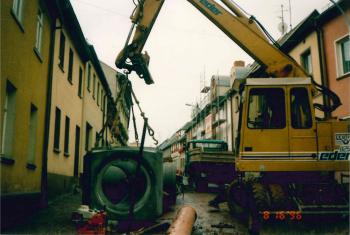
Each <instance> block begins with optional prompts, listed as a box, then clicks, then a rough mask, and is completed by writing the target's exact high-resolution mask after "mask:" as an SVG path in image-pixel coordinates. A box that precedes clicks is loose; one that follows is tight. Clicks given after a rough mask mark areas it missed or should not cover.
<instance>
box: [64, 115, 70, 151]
mask: <svg viewBox="0 0 350 235" xmlns="http://www.w3.org/2000/svg"><path fill="white" fill-rule="evenodd" d="M69 126H70V119H69V117H68V116H66V122H65V126H64V155H65V156H69Z"/></svg>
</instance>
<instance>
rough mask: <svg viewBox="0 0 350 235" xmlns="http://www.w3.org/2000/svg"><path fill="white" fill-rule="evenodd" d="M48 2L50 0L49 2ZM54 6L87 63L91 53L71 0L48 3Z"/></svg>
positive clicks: (81, 56) (57, 0)
mask: <svg viewBox="0 0 350 235" xmlns="http://www.w3.org/2000/svg"><path fill="white" fill-rule="evenodd" d="M47 1H48V0H47ZM48 2H49V4H53V8H54V10H55V11H56V14H57V15H56V16H57V17H58V18H59V19H60V21H61V22H62V24H63V25H64V28H65V29H66V31H67V33H68V34H69V36H70V37H71V39H72V42H73V45H74V47H75V48H76V50H77V52H78V54H79V56H80V58H81V59H82V61H83V62H86V61H88V60H89V58H90V52H89V47H88V44H87V43H86V39H85V37H84V34H83V31H82V30H81V27H80V24H79V21H78V19H77V17H76V15H75V13H74V10H73V7H72V5H71V3H70V1H69V0H55V1H48Z"/></svg>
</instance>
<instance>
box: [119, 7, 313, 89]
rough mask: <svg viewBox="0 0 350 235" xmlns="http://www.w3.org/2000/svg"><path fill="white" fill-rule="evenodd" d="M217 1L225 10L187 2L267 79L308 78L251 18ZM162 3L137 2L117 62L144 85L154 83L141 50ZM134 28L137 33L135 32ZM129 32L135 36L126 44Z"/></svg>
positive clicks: (146, 59)
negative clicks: (253, 61) (236, 46)
mask: <svg viewBox="0 0 350 235" xmlns="http://www.w3.org/2000/svg"><path fill="white" fill-rule="evenodd" d="M220 1H221V2H222V3H223V4H224V5H225V6H226V7H227V9H226V8H224V7H223V6H222V5H220V4H219V3H218V0H188V2H190V3H191V4H192V5H193V6H195V7H196V8H197V9H198V10H199V11H200V12H201V13H202V14H203V15H205V16H206V17H207V18H208V19H209V20H210V21H211V22H213V23H214V24H215V25H216V26H217V27H218V28H219V29H220V30H221V31H223V32H224V33H225V34H226V35H227V36H228V37H229V38H230V39H232V40H233V41H234V42H235V43H236V44H238V45H239V46H240V47H241V48H242V49H243V50H244V51H245V52H247V53H248V54H249V55H250V56H251V57H252V58H253V59H255V60H256V61H257V62H258V63H259V64H260V65H261V66H264V67H265V71H266V73H267V74H268V76H271V77H307V76H308V74H307V73H306V72H305V71H304V69H303V68H302V67H301V66H300V65H298V64H297V62H296V61H295V60H294V59H293V58H291V57H289V56H288V55H286V54H284V53H283V52H282V51H280V50H279V49H278V48H277V47H276V46H275V45H273V44H272V43H271V42H270V41H269V40H268V39H267V37H266V35H265V34H264V33H263V32H262V30H261V29H260V28H259V26H258V25H257V24H256V22H255V21H254V18H253V17H250V18H248V17H247V15H246V14H245V13H244V12H242V11H241V10H240V9H239V8H238V7H237V6H236V5H234V4H233V3H232V2H231V1H230V0H220ZM163 3H164V0H141V1H139V4H138V5H137V7H136V9H135V10H134V13H133V14H132V16H131V20H132V22H133V27H132V28H131V30H130V34H129V37H128V40H127V42H126V45H125V47H124V49H123V50H122V51H121V52H120V53H119V55H118V57H117V59H116V65H117V67H118V68H120V69H127V70H128V71H129V72H131V71H135V72H136V73H137V74H138V75H139V76H140V77H141V78H144V79H145V82H146V83H147V84H151V83H153V80H152V78H151V75H150V73H149V71H148V60H149V57H148V55H147V54H142V49H143V47H144V45H145V43H146V41H147V38H148V36H149V33H150V32H151V30H152V27H153V25H154V23H155V21H156V19H157V16H158V14H159V12H160V10H161V8H162V5H163ZM135 25H136V29H135V30H134V26H135ZM132 31H134V34H133V38H132V40H131V42H130V43H129V40H130V36H131V34H132ZM127 59H130V61H131V63H127V62H126V61H127Z"/></svg>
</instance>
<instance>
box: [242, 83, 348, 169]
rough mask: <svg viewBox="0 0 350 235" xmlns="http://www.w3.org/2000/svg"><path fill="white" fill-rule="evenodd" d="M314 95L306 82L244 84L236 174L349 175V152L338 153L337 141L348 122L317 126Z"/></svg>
mask: <svg viewBox="0 0 350 235" xmlns="http://www.w3.org/2000/svg"><path fill="white" fill-rule="evenodd" d="M312 91H313V85H312V83H311V79H310V78H256V79H246V81H245V84H244V86H243V88H242V91H241V110H240V111H241V112H240V132H239V151H238V157H237V158H236V167H237V169H238V170H239V171H252V172H254V171H255V172H262V171H322V170H327V171H348V170H349V161H348V160H349V153H348V152H347V153H346V151H345V152H342V151H340V150H341V145H342V144H341V143H339V141H336V136H338V135H341V134H343V135H344V134H345V135H346V132H347V128H348V126H349V122H339V121H336V120H334V121H332V120H330V121H322V122H320V121H316V118H315V112H314V107H313V99H312V97H313V96H312ZM342 138H343V139H344V137H342ZM346 138H349V137H345V139H346ZM344 145H345V144H344ZM332 153H333V155H332ZM339 153H340V156H341V157H340V158H339ZM327 154H328V155H327ZM326 155H327V156H329V155H331V156H333V158H331V159H330V158H329V157H328V158H326V157H324V156H326ZM335 155H337V156H338V157H334V156H335ZM321 156H323V157H321ZM326 159H327V160H326Z"/></svg>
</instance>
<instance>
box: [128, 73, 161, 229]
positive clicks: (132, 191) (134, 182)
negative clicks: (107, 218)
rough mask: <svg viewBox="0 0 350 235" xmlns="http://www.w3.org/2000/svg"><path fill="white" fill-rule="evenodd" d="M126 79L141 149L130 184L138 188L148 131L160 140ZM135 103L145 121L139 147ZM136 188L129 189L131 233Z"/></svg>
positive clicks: (134, 124)
mask: <svg viewBox="0 0 350 235" xmlns="http://www.w3.org/2000/svg"><path fill="white" fill-rule="evenodd" d="M126 77H127V84H128V87H129V88H130V91H131V94H132V100H131V112H132V121H133V126H134V132H135V141H136V144H137V147H139V154H138V155H137V156H136V157H135V161H136V169H135V173H134V174H132V175H131V177H130V178H129V182H130V185H132V186H136V185H138V180H139V179H140V178H141V175H140V174H141V161H142V158H143V149H144V145H145V139H146V131H148V134H149V135H150V136H151V137H152V139H153V140H154V141H155V145H157V144H158V140H157V139H155V137H154V130H153V129H152V128H151V126H150V125H149V124H148V118H147V117H146V115H145V113H144V112H143V111H142V109H141V106H140V102H139V100H138V99H137V97H136V95H135V92H134V90H133V89H132V85H131V82H130V80H129V79H128V73H126ZM134 103H136V104H137V106H138V108H139V111H140V114H141V117H142V118H143V120H144V123H143V130H142V136H141V144H140V146H139V144H138V141H139V137H138V133H137V125H136V118H135V111H134V107H133V106H134ZM136 188H137V187H129V195H130V205H129V215H128V220H127V222H128V226H129V229H128V230H129V231H130V228H131V227H130V226H132V220H133V217H134V208H135V204H136V191H135V190H136Z"/></svg>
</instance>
